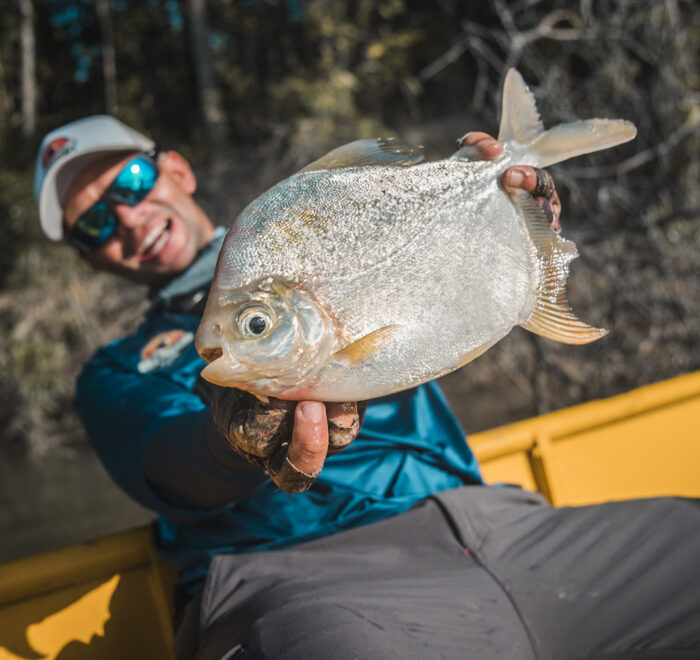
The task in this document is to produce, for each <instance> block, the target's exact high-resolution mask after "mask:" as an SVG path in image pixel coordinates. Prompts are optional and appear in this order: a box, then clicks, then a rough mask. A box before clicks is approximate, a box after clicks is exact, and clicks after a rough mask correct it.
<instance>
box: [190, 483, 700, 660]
mask: <svg viewBox="0 0 700 660" xmlns="http://www.w3.org/2000/svg"><path fill="white" fill-rule="evenodd" d="M177 645H178V651H179V654H180V655H179V657H182V658H185V657H196V658H206V659H208V658H216V659H219V658H237V659H240V660H242V659H246V658H274V659H285V660H286V659H292V658H299V659H301V658H304V659H311V660H316V659H325V658H328V659H333V660H335V659H340V660H344V659H346V658H347V659H350V658H359V659H364V658H372V659H375V658H380V659H383V658H387V659H393V658H400V659H401V660H404V659H408V658H430V659H432V658H459V659H472V658H474V659H476V660H481V659H490V658H498V659H501V658H504V659H510V658H518V659H520V658H528V659H532V658H542V659H545V660H550V659H551V660H565V659H567V658H606V659H612V658H620V659H622V658H625V659H626V660H632V659H635V658H650V659H651V658H653V659H654V660H657V659H661V658H669V659H670V658H694V659H696V658H700V501H695V500H683V499H673V498H663V499H650V500H634V501H627V502H613V503H607V504H602V505H598V506H588V507H578V508H564V507H563V508H552V507H550V506H548V505H547V504H546V503H545V502H544V501H543V500H542V498H540V497H539V496H538V495H535V494H532V493H528V492H525V491H521V490H518V489H510V488H493V487H490V488H489V487H478V486H471V487H464V488H458V489H455V490H451V491H446V492H443V493H440V494H438V495H435V496H434V497H431V498H429V499H427V500H425V501H424V502H422V503H421V504H420V505H419V506H417V507H415V508H414V509H412V510H411V511H409V512H407V513H405V514H402V515H400V516H396V517H394V518H390V519H388V520H385V521H382V522H379V523H375V524H373V525H367V526H366V527H360V528H358V529H354V530H350V531H348V532H343V533H341V534H336V535H334V536H331V537H328V538H324V539H320V540H317V541H312V542H310V543H305V544H303V545H299V546H296V547H294V548H291V549H289V550H284V551H278V552H264V553H263V552H261V553H254V554H243V555H222V556H219V557H217V558H216V559H215V560H214V562H213V564H212V567H211V570H210V573H209V576H208V579H207V584H206V587H205V590H204V593H203V596H202V598H201V599H199V600H197V602H196V603H192V604H191V605H190V607H189V610H188V612H187V615H186V617H185V621H184V623H183V625H182V627H181V630H180V631H179V633H178V639H177Z"/></svg>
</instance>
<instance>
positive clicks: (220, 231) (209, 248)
mask: <svg viewBox="0 0 700 660" xmlns="http://www.w3.org/2000/svg"><path fill="white" fill-rule="evenodd" d="M225 236H226V228H225V227H216V229H215V230H214V236H213V237H212V239H211V241H210V242H209V243H208V244H207V245H206V246H205V247H204V248H202V250H201V251H200V252H199V254H198V255H197V257H196V258H195V260H194V261H193V262H192V264H191V265H190V266H189V268H187V270H185V271H184V272H183V273H181V274H180V275H178V276H177V277H176V278H175V279H174V280H170V282H168V283H167V284H166V285H165V286H163V287H160V288H156V287H153V288H152V289H151V290H150V292H149V294H148V296H149V298H150V299H151V306H150V307H149V309H148V312H147V314H148V315H151V314H154V313H157V312H158V311H161V310H164V309H169V308H170V307H171V306H172V303H173V302H175V301H176V300H177V299H182V298H183V297H187V296H189V295H191V294H196V293H199V292H201V291H204V293H205V294H206V292H207V291H208V290H209V285H210V284H211V280H212V277H213V276H214V268H215V267H216V259H217V257H218V256H219V250H221V245H222V243H223V242H224V237H225ZM176 306H177V305H176Z"/></svg>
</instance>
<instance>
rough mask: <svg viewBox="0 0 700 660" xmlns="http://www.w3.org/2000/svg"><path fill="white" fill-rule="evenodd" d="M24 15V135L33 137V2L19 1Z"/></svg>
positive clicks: (22, 26) (34, 81)
mask: <svg viewBox="0 0 700 660" xmlns="http://www.w3.org/2000/svg"><path fill="white" fill-rule="evenodd" d="M19 7H20V12H21V14H22V25H21V28H20V43H21V49H22V58H21V59H22V133H23V134H24V136H25V137H33V136H34V133H35V132H36V106H37V84H36V50H35V47H34V5H33V4H32V0H19Z"/></svg>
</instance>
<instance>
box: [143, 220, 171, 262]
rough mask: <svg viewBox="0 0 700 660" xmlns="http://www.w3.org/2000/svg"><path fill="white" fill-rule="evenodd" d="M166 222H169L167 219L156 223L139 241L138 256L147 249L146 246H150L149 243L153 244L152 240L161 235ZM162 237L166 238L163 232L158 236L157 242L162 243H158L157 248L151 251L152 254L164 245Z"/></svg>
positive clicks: (166, 224)
mask: <svg viewBox="0 0 700 660" xmlns="http://www.w3.org/2000/svg"><path fill="white" fill-rule="evenodd" d="M168 222H169V221H168V220H164V221H163V222H161V223H160V224H159V225H157V226H155V227H154V228H153V229H151V231H150V232H148V235H147V236H146V238H145V239H144V241H143V242H142V243H141V246H140V247H139V255H140V256H143V255H144V254H145V253H146V252H147V251H148V248H150V247H151V245H153V243H154V241H155V240H156V239H157V238H158V237H159V236H160V235H161V233H162V232H164V230H165V229H166V228H167V226H168ZM163 238H165V239H166V240H167V238H168V234H167V233H163V235H162V236H160V240H159V241H158V243H162V245H159V246H158V249H157V250H154V251H153V252H154V254H155V253H156V252H158V251H159V250H160V249H161V248H162V247H163V245H165V242H164V241H163Z"/></svg>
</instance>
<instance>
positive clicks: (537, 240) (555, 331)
mask: <svg viewBox="0 0 700 660" xmlns="http://www.w3.org/2000/svg"><path fill="white" fill-rule="evenodd" d="M511 197H512V199H513V202H514V204H515V205H516V206H517V207H518V208H519V209H520V210H521V212H522V215H523V217H524V219H525V225H526V227H527V231H528V234H529V235H530V238H531V240H532V243H533V245H534V249H535V251H536V253H537V259H536V261H537V264H538V270H539V273H538V275H539V277H538V285H537V291H536V301H535V310H534V311H533V312H532V314H531V315H530V317H529V318H528V319H527V321H525V322H524V323H521V324H520V325H521V326H522V327H523V328H525V329H526V330H529V331H530V332H534V333H535V334H537V335H540V336H541V337H547V338H548V339H554V340H555V341H560V342H563V343H564V344H588V343H590V342H592V341H595V340H596V339H600V338H601V337H603V336H604V335H606V334H607V330H603V329H602V328H593V327H591V326H590V325H587V324H586V323H584V322H583V321H580V320H579V319H578V318H576V316H575V314H574V313H573V311H572V309H571V307H569V303H568V302H567V300H566V280H567V277H568V276H569V263H571V261H573V260H574V259H575V258H576V257H577V256H578V252H577V251H576V246H575V245H574V244H573V243H572V242H571V241H567V240H564V239H563V238H560V237H559V236H558V235H557V234H556V233H555V232H554V230H552V229H551V228H550V226H549V221H548V220H547V216H546V215H545V213H544V211H543V210H542V209H541V208H540V207H539V206H538V205H537V203H536V202H535V201H534V200H533V198H532V197H530V195H528V194H527V193H525V192H523V191H522V190H519V191H516V192H514V193H513V194H512V195H511Z"/></svg>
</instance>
